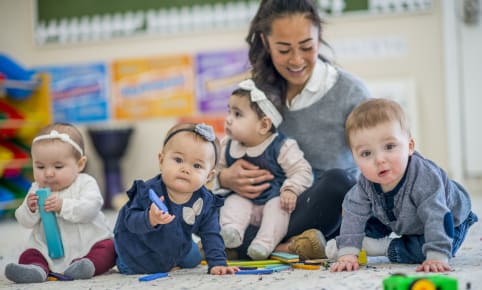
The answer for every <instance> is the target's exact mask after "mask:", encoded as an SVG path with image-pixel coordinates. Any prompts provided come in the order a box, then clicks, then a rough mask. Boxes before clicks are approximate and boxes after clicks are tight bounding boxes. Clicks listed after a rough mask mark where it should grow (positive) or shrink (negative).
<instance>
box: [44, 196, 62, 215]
mask: <svg viewBox="0 0 482 290" xmlns="http://www.w3.org/2000/svg"><path fill="white" fill-rule="evenodd" d="M63 202H64V200H63V199H62V198H61V197H58V196H57V195H56V194H52V195H50V196H49V197H48V198H47V199H46V200H45V203H44V210H45V211H46V212H49V211H53V212H60V210H61V209H62V203H63Z"/></svg>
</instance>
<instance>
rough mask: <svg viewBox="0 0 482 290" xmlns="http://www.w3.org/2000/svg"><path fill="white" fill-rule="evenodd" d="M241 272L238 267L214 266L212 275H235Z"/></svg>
mask: <svg viewBox="0 0 482 290" xmlns="http://www.w3.org/2000/svg"><path fill="white" fill-rule="evenodd" d="M238 271H239V268H238V267H230V266H214V267H212V268H211V275H225V274H234V273H236V272H238Z"/></svg>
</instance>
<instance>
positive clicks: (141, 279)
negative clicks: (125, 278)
mask: <svg viewBox="0 0 482 290" xmlns="http://www.w3.org/2000/svg"><path fill="white" fill-rule="evenodd" d="M168 276H169V275H168V274H167V273H163V272H161V273H155V274H151V275H147V276H142V277H139V282H146V281H152V280H156V279H160V278H164V277H168Z"/></svg>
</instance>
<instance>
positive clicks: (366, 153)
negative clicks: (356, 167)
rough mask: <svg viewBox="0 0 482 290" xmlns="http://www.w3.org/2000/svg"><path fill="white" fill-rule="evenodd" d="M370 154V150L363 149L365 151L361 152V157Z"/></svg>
mask: <svg viewBox="0 0 482 290" xmlns="http://www.w3.org/2000/svg"><path fill="white" fill-rule="evenodd" d="M370 154H371V152H370V151H363V152H362V153H361V154H360V156H361V157H368V156H370Z"/></svg>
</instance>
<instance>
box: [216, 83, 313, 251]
mask: <svg viewBox="0 0 482 290" xmlns="http://www.w3.org/2000/svg"><path fill="white" fill-rule="evenodd" d="M282 121H283V118H282V116H281V114H280V112H279V111H278V109H277V108H276V106H275V105H274V104H273V103H272V102H271V101H270V99H269V98H268V96H267V95H266V94H265V93H264V92H263V91H262V90H260V89H259V88H258V86H257V85H256V84H255V83H254V82H253V81H252V80H251V79H248V80H245V81H243V82H241V83H240V84H239V85H238V88H237V89H235V90H234V91H233V93H232V94H231V96H230V98H229V103H228V115H227V117H226V119H225V122H224V126H225V132H226V138H224V139H223V140H222V142H221V155H220V162H219V166H218V170H219V172H220V173H219V174H222V170H223V169H224V168H227V167H230V166H231V165H232V164H233V163H234V162H236V161H237V160H240V159H241V161H242V162H245V163H243V164H245V165H246V166H247V168H251V167H252V166H253V165H254V166H257V168H259V169H265V170H268V171H269V172H271V174H272V175H273V179H272V180H271V181H269V182H267V183H266V190H265V191H263V192H262V193H261V194H259V195H249V196H246V195H241V194H237V193H235V192H231V191H229V190H226V189H223V188H222V184H219V179H217V180H216V181H217V182H215V183H214V192H215V193H216V194H226V195H227V197H226V199H225V203H224V206H223V207H222V208H221V212H220V223H221V235H222V236H223V239H224V243H225V245H226V247H227V248H237V247H239V246H240V245H241V244H242V241H243V238H244V234H245V231H246V228H247V227H248V226H249V225H250V224H253V225H255V226H259V227H260V228H259V231H258V233H257V235H256V237H255V239H254V240H253V241H252V242H251V244H250V245H249V247H248V251H247V254H248V256H249V257H251V258H252V259H254V260H262V259H266V258H267V257H268V256H269V255H270V254H271V252H272V251H273V250H274V249H275V247H276V246H277V245H278V243H279V242H280V241H281V240H282V238H283V237H284V236H285V234H286V232H287V230H288V223H289V219H290V215H291V212H293V210H294V209H295V206H296V200H297V197H298V196H299V195H300V194H301V193H302V192H303V191H304V190H305V189H307V188H308V187H310V186H311V184H312V182H313V173H312V168H311V166H310V163H309V162H308V161H307V160H306V159H305V158H304V156H303V152H302V151H301V150H300V148H299V147H298V144H297V142H296V141H295V140H294V139H291V138H288V137H286V136H284V135H283V134H282V133H281V132H277V129H276V128H277V127H278V126H279V125H280V124H281V122H282ZM249 181H250V183H251V185H256V184H258V183H259V182H260V181H258V180H256V179H255V178H251V179H249Z"/></svg>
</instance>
